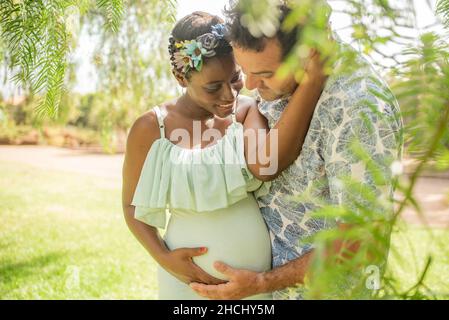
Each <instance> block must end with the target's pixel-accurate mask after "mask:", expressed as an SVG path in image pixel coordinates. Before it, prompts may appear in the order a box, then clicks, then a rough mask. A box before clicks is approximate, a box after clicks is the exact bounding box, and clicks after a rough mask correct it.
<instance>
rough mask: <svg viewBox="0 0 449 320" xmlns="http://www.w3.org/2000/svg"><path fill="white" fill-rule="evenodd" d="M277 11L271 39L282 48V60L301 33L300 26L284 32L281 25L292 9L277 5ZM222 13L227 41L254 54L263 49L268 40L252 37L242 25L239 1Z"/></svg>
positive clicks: (284, 5) (282, 4)
mask: <svg viewBox="0 0 449 320" xmlns="http://www.w3.org/2000/svg"><path fill="white" fill-rule="evenodd" d="M277 9H278V10H279V28H278V30H277V32H276V35H275V36H274V37H273V38H276V39H277V40H278V41H279V43H280V45H281V48H282V58H285V57H286V56H287V55H288V54H289V53H290V51H291V50H292V49H293V47H294V46H295V44H296V41H297V40H298V36H299V34H300V32H301V26H299V25H298V26H296V27H295V28H293V29H292V30H290V31H284V30H283V28H282V25H283V23H284V21H285V19H286V18H287V17H288V16H289V14H290V13H291V12H292V9H291V8H290V7H288V5H286V4H284V3H281V4H279V5H278V6H277ZM224 13H225V15H226V20H227V21H226V24H227V26H228V32H229V34H228V37H229V41H231V42H233V43H234V44H236V45H237V46H239V47H242V48H243V49H248V50H253V51H256V52H260V51H263V50H264V49H265V45H266V41H267V39H268V38H267V37H266V36H261V37H255V36H253V35H252V34H251V33H250V31H249V29H248V28H247V27H245V26H244V25H243V24H242V22H241V18H242V16H243V15H244V14H245V12H243V11H242V9H241V6H240V5H239V1H237V2H234V3H231V5H230V8H226V9H225V10H224Z"/></svg>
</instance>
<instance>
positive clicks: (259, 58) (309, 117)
mask: <svg viewBox="0 0 449 320" xmlns="http://www.w3.org/2000/svg"><path fill="white" fill-rule="evenodd" d="M278 10H279V25H282V24H283V22H284V20H285V19H286V17H287V16H288V15H289V13H290V12H291V8H289V7H288V6H287V5H285V4H280V5H279V6H278ZM242 14H243V13H242V12H240V11H239V6H238V4H237V5H235V6H234V7H232V8H230V10H228V11H227V12H226V15H227V18H228V21H227V22H226V24H225V23H224V21H222V19H221V18H220V17H217V16H213V15H210V14H208V13H204V12H194V13H192V14H190V15H188V16H186V17H184V18H182V19H181V20H180V21H178V22H177V24H176V26H175V27H174V29H173V31H172V33H171V35H170V38H169V53H170V59H171V68H172V71H173V75H174V76H175V77H176V79H177V81H178V83H179V85H180V86H181V87H182V88H183V94H182V95H181V96H180V97H178V98H177V99H175V100H173V101H168V102H165V103H162V104H161V105H159V106H154V108H152V110H151V111H149V112H147V113H145V114H143V115H142V116H141V117H140V118H138V119H137V120H136V121H135V123H134V125H133V126H132V128H131V130H130V132H129V137H128V142H127V148H126V155H125V163H124V168H123V209H124V214H125V218H126V222H127V224H128V226H129V228H130V230H131V231H132V233H133V234H134V235H135V237H136V238H137V239H138V241H139V242H140V243H141V244H142V245H143V246H144V248H145V249H146V250H147V251H148V252H149V253H150V254H151V256H152V257H153V258H154V259H155V260H156V261H157V263H158V264H159V268H158V282H159V298H160V299H206V298H208V299H302V298H304V290H305V289H304V280H305V278H306V276H307V274H308V272H309V271H310V270H309V268H310V262H311V259H312V258H313V255H314V251H315V250H314V247H313V245H311V244H306V243H304V242H303V241H301V240H303V239H304V238H306V237H310V236H312V235H314V234H316V233H317V232H319V231H320V230H324V229H329V228H340V229H342V230H350V228H351V226H350V225H346V224H344V223H343V222H341V221H330V220H329V219H318V218H315V217H312V216H311V214H312V213H313V211H314V210H316V209H317V208H319V203H321V202H319V201H317V202H316V203H315V202H314V201H313V199H308V200H307V202H306V201H304V200H300V198H299V196H301V195H302V194H303V193H304V192H305V191H306V190H307V189H308V188H310V187H311V186H313V188H314V190H313V193H314V194H316V195H319V198H320V201H322V200H323V199H324V200H326V201H327V202H328V203H330V204H334V205H336V206H339V205H351V204H350V203H349V204H348V203H345V202H346V201H350V200H348V199H350V198H349V197H347V195H346V194H345V190H344V188H341V183H338V182H339V177H340V176H341V174H343V173H344V174H346V175H349V176H350V177H351V178H353V179H356V180H358V181H360V182H362V183H364V184H367V185H369V184H372V185H373V186H372V187H373V188H374V189H376V188H377V186H375V185H374V182H373V179H371V178H370V175H369V174H368V173H367V172H368V170H367V168H366V164H365V163H364V162H363V161H361V160H359V159H356V158H354V157H353V156H351V152H350V150H349V148H350V144H349V142H350V141H352V140H354V139H357V140H358V141H359V143H360V144H361V145H362V147H366V148H365V149H366V150H368V152H369V153H370V154H369V155H370V157H371V158H372V159H374V161H377V162H378V164H379V165H380V166H384V170H385V171H389V170H390V168H389V166H388V165H386V163H390V164H391V161H393V160H394V159H398V158H399V157H400V149H401V141H400V132H401V121H400V117H399V109H398V107H397V105H395V104H391V105H390V104H387V103H385V101H382V100H381V99H379V98H378V97H377V96H376V95H375V94H373V93H372V90H371V89H375V90H377V91H379V92H389V91H388V88H387V86H386V85H385V84H384V83H383V82H382V81H381V80H380V79H379V78H378V77H377V76H376V75H375V73H374V72H373V71H372V69H371V68H370V66H369V64H368V63H367V62H366V61H364V60H363V59H362V58H360V59H359V60H360V61H362V62H363V63H362V64H361V65H360V66H359V67H358V69H357V70H355V71H354V72H353V73H352V74H347V75H344V76H343V75H337V74H330V75H325V73H324V71H323V66H322V63H321V61H320V57H319V53H318V52H317V51H316V50H314V49H312V50H311V51H310V54H309V56H308V57H307V58H305V59H304V61H301V65H303V66H305V67H304V68H305V70H304V73H303V74H304V76H302V77H301V78H300V79H298V77H295V75H294V74H293V73H292V74H288V75H283V76H282V77H281V75H280V73H279V72H278V69H279V68H280V66H281V65H282V63H283V61H284V59H285V58H286V56H287V55H288V54H289V53H290V51H291V50H292V48H293V47H294V46H295V44H296V41H297V39H299V34H300V32H301V28H300V27H297V28H295V29H293V30H290V31H284V30H283V29H281V28H279V30H278V31H277V33H276V34H275V35H274V36H273V37H270V38H269V37H263V36H262V37H254V36H253V35H252V34H251V33H250V31H249V30H248V29H247V28H246V27H245V26H244V25H242V19H241V17H242ZM336 41H337V40H336ZM341 47H342V48H343V44H341ZM345 50H350V49H347V48H346V49H345ZM167 63H169V62H168V61H167ZM337 63H338V62H337ZM244 76H245V78H244ZM244 86H246V88H247V89H248V90H257V93H258V98H257V99H252V98H250V97H246V96H243V95H241V94H239V93H240V91H241V90H242V89H243V87H244ZM360 101H367V102H366V103H365V104H363V103H360ZM373 105H374V106H375V109H376V110H373ZM379 114H385V115H388V116H389V117H388V118H389V119H392V118H393V119H396V120H397V121H389V122H386V121H384V120H383V118H382V117H381V116H379ZM391 116H392V117H391ZM362 117H365V118H366V117H367V118H368V119H370V121H372V126H371V127H372V128H374V130H363V128H360V127H361V126H362V127H363V121H362ZM385 159H389V160H388V161H385ZM317 181H320V183H316V182H317ZM376 191H378V194H380V193H381V194H383V195H385V196H386V197H391V196H392V192H393V185H392V183H390V184H387V186H386V187H385V186H383V187H382V189H379V190H376ZM167 214H169V216H170V219H169V220H168V223H167V219H166V215H167ZM158 229H166V230H165V233H164V235H163V236H162V235H161V234H160V233H159V231H158ZM359 246H363V243H362V244H359ZM357 247H358V246H353V247H352V248H351V250H357Z"/></svg>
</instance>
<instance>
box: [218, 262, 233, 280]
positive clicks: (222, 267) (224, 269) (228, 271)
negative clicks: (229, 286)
mask: <svg viewBox="0 0 449 320" xmlns="http://www.w3.org/2000/svg"><path fill="white" fill-rule="evenodd" d="M214 268H215V269H216V270H217V271H219V272H221V273H223V274H224V275H225V276H228V277H231V276H233V275H234V272H235V269H233V268H231V267H230V266H228V265H227V264H226V263H223V262H221V261H217V262H215V263H214Z"/></svg>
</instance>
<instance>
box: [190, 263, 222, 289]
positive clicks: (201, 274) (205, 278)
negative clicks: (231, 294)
mask: <svg viewBox="0 0 449 320" xmlns="http://www.w3.org/2000/svg"><path fill="white" fill-rule="evenodd" d="M195 270H196V273H197V275H198V278H199V279H200V280H201V282H202V283H204V284H211V285H216V284H222V283H225V282H226V281H225V280H221V279H218V278H215V277H213V276H211V275H210V274H208V273H207V272H206V271H204V270H203V269H201V268H200V267H198V266H197V265H195Z"/></svg>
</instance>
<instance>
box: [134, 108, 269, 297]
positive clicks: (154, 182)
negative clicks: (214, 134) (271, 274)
mask: <svg viewBox="0 0 449 320" xmlns="http://www.w3.org/2000/svg"><path fill="white" fill-rule="evenodd" d="M154 111H155V112H156V115H157V119H158V122H159V127H160V131H161V137H160V138H159V139H158V140H156V141H155V142H154V143H153V145H152V146H151V149H150V150H149V151H148V154H147V157H146V160H145V163H144V165H143V168H142V172H141V175H140V179H139V182H138V184H137V187H136V191H135V193H134V197H133V201H132V205H133V206H135V218H136V219H138V220H139V221H142V222H144V223H146V224H148V225H151V226H154V227H158V228H166V232H165V235H164V241H165V243H166V245H167V247H168V248H169V249H170V250H173V249H176V248H185V247H187V248H196V247H207V248H208V252H207V253H206V254H205V255H203V256H200V257H195V258H193V260H194V262H195V263H196V264H197V265H198V266H199V267H201V268H202V269H203V270H205V271H206V272H207V273H209V274H211V275H212V276H214V277H216V278H220V279H224V280H225V279H227V278H226V277H225V276H224V275H223V274H221V273H219V272H218V271H216V270H215V268H214V267H213V263H214V262H215V261H223V262H225V263H227V264H229V265H230V266H232V267H234V268H243V269H248V270H254V271H257V272H262V271H267V270H269V269H271V243H270V236H269V233H268V230H267V227H266V224H265V221H264V219H263V218H262V215H261V213H260V210H259V207H258V204H257V202H256V200H255V197H254V194H253V192H257V193H266V192H267V190H268V186H267V185H266V184H263V183H262V182H261V181H259V180H257V179H255V178H254V177H253V175H252V174H251V172H250V171H249V170H248V169H247V166H246V162H245V157H244V149H243V148H244V145H243V143H244V141H243V126H242V124H241V123H239V122H237V121H236V119H235V115H233V123H232V124H231V125H230V126H229V127H228V129H227V130H226V135H225V136H224V137H223V138H221V139H220V140H219V141H218V142H217V143H216V144H214V145H212V146H209V147H206V148H203V149H199V148H198V149H185V148H181V147H179V146H177V145H175V144H173V143H172V142H171V141H170V140H169V139H167V138H165V132H164V131H165V130H164V122H163V115H162V112H161V110H160V109H159V107H155V108H154ZM167 213H169V216H170V219H169V221H168V225H167V223H166V220H167V218H166V217H167ZM158 284H159V299H164V300H167V299H168V300H178V299H185V300H196V299H203V298H202V297H201V296H199V295H197V294H196V292H195V291H193V290H192V289H191V288H190V287H189V286H188V285H186V284H184V283H183V282H181V281H179V280H178V279H176V278H175V277H173V276H172V275H171V274H169V273H168V272H166V271H165V270H164V269H163V268H161V267H159V268H158ZM271 298H272V296H271V294H260V295H256V296H252V297H250V298H249V299H271Z"/></svg>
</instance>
